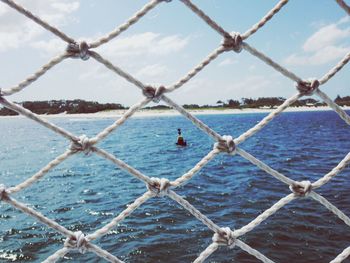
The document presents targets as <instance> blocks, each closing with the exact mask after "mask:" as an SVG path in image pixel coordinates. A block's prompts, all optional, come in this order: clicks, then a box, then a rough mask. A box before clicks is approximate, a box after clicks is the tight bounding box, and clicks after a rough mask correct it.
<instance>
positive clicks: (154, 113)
mask: <svg viewBox="0 0 350 263" xmlns="http://www.w3.org/2000/svg"><path fill="white" fill-rule="evenodd" d="M342 109H344V110H350V107H349V106H346V107H342ZM273 110H274V109H195V110H188V111H189V112H190V113H192V114H194V115H215V114H247V113H269V112H271V111H273ZM330 110H332V109H331V108H330V107H327V106H322V107H289V108H287V109H285V110H284V112H305V111H330ZM126 111H127V110H110V111H100V112H96V113H78V114H66V113H61V114H52V115H41V116H45V117H46V118H114V117H116V116H121V115H123V114H124V113H125V112H126ZM177 115H180V113H179V112H177V111H176V110H173V109H156V110H150V109H141V110H139V111H137V112H136V113H135V114H134V117H160V116H177ZM21 117H22V116H18V115H17V116H0V118H21Z"/></svg>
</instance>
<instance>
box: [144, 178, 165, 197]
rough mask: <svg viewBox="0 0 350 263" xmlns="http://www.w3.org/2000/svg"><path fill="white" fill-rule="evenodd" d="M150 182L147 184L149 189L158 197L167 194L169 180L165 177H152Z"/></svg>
mask: <svg viewBox="0 0 350 263" xmlns="http://www.w3.org/2000/svg"><path fill="white" fill-rule="evenodd" d="M151 181H152V182H151V183H149V184H148V185H147V188H148V190H149V191H151V192H152V193H153V194H155V195H156V196H159V197H163V196H165V195H167V194H168V192H169V187H170V181H169V180H168V179H166V178H157V177H152V178H151Z"/></svg>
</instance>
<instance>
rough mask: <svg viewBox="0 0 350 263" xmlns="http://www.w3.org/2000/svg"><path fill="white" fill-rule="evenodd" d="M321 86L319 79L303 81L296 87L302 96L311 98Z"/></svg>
mask: <svg viewBox="0 0 350 263" xmlns="http://www.w3.org/2000/svg"><path fill="white" fill-rule="evenodd" d="M319 86H320V82H319V81H318V80H317V79H311V80H303V81H300V82H298V83H297V85H296V87H297V89H298V90H299V92H300V93H301V94H302V95H306V96H311V95H313V94H314V93H315V91H316V90H317V89H318V87H319Z"/></svg>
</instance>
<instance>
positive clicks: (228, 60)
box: [218, 58, 238, 67]
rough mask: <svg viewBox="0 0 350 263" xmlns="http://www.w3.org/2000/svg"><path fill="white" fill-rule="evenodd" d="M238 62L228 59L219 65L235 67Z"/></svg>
mask: <svg viewBox="0 0 350 263" xmlns="http://www.w3.org/2000/svg"><path fill="white" fill-rule="evenodd" d="M237 63H238V61H237V60H235V59H232V58H226V59H224V60H223V61H221V62H220V63H218V66H219V67H224V66H229V65H233V64H237Z"/></svg>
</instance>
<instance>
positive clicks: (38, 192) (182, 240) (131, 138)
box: [0, 111, 350, 263]
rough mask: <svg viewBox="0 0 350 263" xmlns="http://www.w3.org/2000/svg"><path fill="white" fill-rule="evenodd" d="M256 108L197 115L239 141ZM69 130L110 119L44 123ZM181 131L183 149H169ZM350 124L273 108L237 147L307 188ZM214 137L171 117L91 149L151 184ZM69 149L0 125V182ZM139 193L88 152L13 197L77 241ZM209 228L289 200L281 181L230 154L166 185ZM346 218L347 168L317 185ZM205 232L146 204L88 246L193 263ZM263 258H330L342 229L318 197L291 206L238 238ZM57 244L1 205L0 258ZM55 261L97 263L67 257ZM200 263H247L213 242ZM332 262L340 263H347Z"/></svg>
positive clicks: (151, 120) (161, 204)
mask: <svg viewBox="0 0 350 263" xmlns="http://www.w3.org/2000/svg"><path fill="white" fill-rule="evenodd" d="M264 116H266V114H265V113H254V114H250V113H246V114H233V115H219V114H218V115H201V116H198V118H199V119H201V120H202V121H204V122H205V123H206V124H208V125H209V126H210V127H211V128H213V129H214V130H216V131H217V132H218V133H220V134H222V135H232V136H233V137H237V136H239V135H240V134H241V133H243V132H244V131H246V130H248V129H249V128H251V127H252V126H254V125H256V124H257V123H258V122H259V121H260V120H261V119H262V118H263V117H264ZM50 121H52V122H53V123H55V124H56V125H58V126H61V127H63V128H65V129H67V130H69V131H70V132H72V133H74V134H76V135H78V136H79V135H82V134H86V135H87V136H89V137H92V136H94V135H95V134H97V133H98V132H99V131H101V130H102V129H104V128H105V127H107V126H108V125H110V124H111V123H113V122H114V121H115V120H114V119H113V118H106V119H92V118H77V117H74V118H70V117H65V118H50ZM178 128H181V129H182V131H183V136H184V138H185V139H186V140H187V142H188V146H187V147H184V148H181V147H177V146H176V145H175V142H176V139H177V129H178ZM349 132H350V127H349V126H348V125H347V124H346V123H345V122H344V121H343V120H341V119H340V118H339V116H338V115H337V114H336V113H334V112H332V111H322V112H321V111H320V112H287V113H282V114H281V115H280V116H278V117H277V118H276V119H275V120H273V121H272V122H271V123H270V124H268V125H267V126H266V127H265V128H264V129H262V130H261V131H260V132H258V133H257V134H256V135H255V136H253V137H251V138H249V139H248V140H247V141H245V142H244V143H242V144H241V145H240V146H239V147H241V148H242V149H244V150H246V151H247V152H249V153H250V154H252V155H254V156H255V157H256V158H258V159H260V160H261V161H263V162H265V163H266V164H268V165H269V166H271V167H272V168H274V169H276V170H277V171H279V172H281V173H283V174H284V175H286V176H288V177H290V178H292V179H294V180H310V181H315V180H317V179H319V178H320V177H322V176H323V175H325V174H326V173H328V172H329V171H330V170H331V169H332V168H334V167H335V166H336V165H337V164H338V163H339V162H340V161H341V160H342V159H343V158H344V157H345V155H346V154H347V153H348V152H349V151H350V140H349V138H350V137H349ZM213 143H214V141H213V139H212V138H210V137H209V136H208V135H206V134H205V133H204V132H202V131H201V130H199V129H198V128H197V127H195V126H194V125H193V124H192V123H191V122H190V121H188V120H187V119H185V118H184V117H181V116H169V117H166V116H162V117H134V118H132V119H130V120H128V121H127V122H126V123H125V125H123V126H121V127H120V128H118V129H117V130H115V131H114V132H113V133H112V134H111V135H110V136H108V137H107V138H106V139H105V140H103V141H102V142H100V143H99V144H98V146H99V147H101V148H102V149H104V150H106V151H108V152H109V153H112V154H113V155H115V156H116V157H117V158H119V159H121V160H123V161H124V162H126V163H128V164H129V165H131V166H133V167H134V168H136V169H138V170H139V171H141V172H142V173H144V174H145V175H147V176H150V177H165V178H168V179H169V180H174V179H176V178H177V177H179V176H181V175H182V174H184V173H186V172H187V171H188V170H190V169H191V168H192V167H193V166H194V165H195V164H196V163H197V162H199V161H200V160H201V159H202V158H203V157H204V156H205V155H206V154H207V153H208V152H209V151H210V150H211V149H212V148H213ZM69 145H70V143H69V141H67V139H65V138H63V137H61V136H59V135H57V134H55V133H54V132H52V131H50V130H48V129H47V128H44V127H42V126H40V125H38V124H36V123H34V122H33V121H31V120H28V119H25V118H0V184H1V183H2V184H5V185H6V186H14V185H16V184H18V183H20V182H22V181H23V180H25V179H27V178H29V177H30V176H32V175H33V174H35V173H36V172H37V171H39V170H40V169H41V168H42V167H44V166H45V165H46V164H47V163H48V162H50V161H51V160H52V159H54V158H55V157H56V156H58V155H60V154H61V153H63V152H64V151H65V150H66V149H67V148H68V147H69ZM146 190H147V188H146V186H145V184H144V183H143V182H141V181H139V180H138V179H136V178H135V177H133V176H132V175H130V174H128V173H127V172H125V171H123V170H122V169H120V168H119V167H117V166H116V165H114V164H113V163H111V162H110V161H108V160H105V159H102V158H101V157H99V156H96V155H95V154H89V155H85V154H83V153H81V154H77V155H75V156H72V157H71V158H69V159H68V160H67V161H65V162H63V163H62V164H60V165H59V166H57V167H56V168H54V169H53V170H52V171H50V172H49V173H48V174H47V175H45V177H44V178H42V179H41V180H40V181H39V182H37V183H35V184H34V185H32V186H30V187H29V188H27V189H25V190H23V191H21V192H19V193H16V194H14V195H13V196H12V197H13V198H15V199H16V200H18V201H20V202H22V203H25V204H26V205H28V206H30V207H32V208H34V209H35V210H37V211H39V212H41V213H42V214H44V215H45V216H47V217H49V218H51V219H53V220H55V221H57V222H58V223H59V224H61V225H63V226H65V227H66V228H68V229H70V230H72V231H82V232H84V233H85V234H89V233H92V232H94V231H95V230H97V229H99V228H101V227H102V226H104V225H105V224H107V223H108V222H110V221H111V220H112V219H113V218H114V217H116V216H117V215H118V214H119V213H120V212H121V211H123V210H124V209H125V208H127V206H128V204H130V203H132V202H133V201H134V200H135V199H136V198H138V197H139V196H141V195H142V194H143V193H144V192H145V191H146ZM174 191H175V192H176V193H177V194H179V195H181V196H183V197H184V198H185V199H186V200H187V201H188V202H190V203H191V204H192V205H194V206H195V207H196V208H197V209H198V210H199V211H201V212H202V213H203V214H204V215H206V216H207V217H208V218H210V219H211V220H212V221H214V222H215V223H216V224H217V225H219V226H220V227H230V228H231V229H238V228H240V227H242V226H244V225H246V224H248V223H249V222H251V221H252V220H253V219H254V218H256V217H257V216H258V215H259V214H261V213H262V212H263V211H265V210H266V209H268V208H270V207H271V206H272V205H273V204H274V203H276V202H277V201H278V200H280V199H281V198H283V197H284V196H286V195H288V194H289V193H290V190H289V188H288V186H286V185H285V184H283V183H281V182H279V181H278V180H276V179H275V178H273V177H272V176H271V175H269V174H267V173H266V172H264V171H262V170H260V169H259V168H257V167H255V166H254V165H253V164H251V163H250V162H248V161H246V160H245V159H243V158H242V157H240V156H238V155H234V156H230V155H227V154H220V155H219V156H217V157H216V158H215V159H214V160H212V161H211V162H210V163H209V164H208V165H206V166H205V167H204V168H203V169H202V170H201V171H200V172H199V173H198V174H196V175H195V176H194V177H193V178H192V179H191V180H190V181H189V182H188V183H187V184H185V185H184V186H182V187H179V188H176V189H174ZM316 191H317V193H319V194H321V195H322V196H324V197H325V198H327V199H328V200H329V201H330V202H331V203H332V204H334V205H335V206H337V207H338V208H339V209H340V210H342V211H343V212H344V213H345V214H347V215H348V216H350V168H349V167H347V168H346V169H345V170H344V171H343V172H341V173H340V174H339V175H337V176H336V177H335V178H333V179H332V180H331V181H330V182H329V183H328V184H326V185H324V186H323V187H322V188H320V189H317V190H316ZM212 236H213V232H212V231H211V230H209V229H208V228H207V227H206V226H205V225H203V224H202V223H201V222H200V221H198V220H197V219H196V218H195V217H193V216H192V215H191V214H190V213H189V212H187V211H186V210H184V209H183V208H182V207H180V206H179V205H178V204H177V203H176V202H175V201H173V200H171V199H170V198H167V197H163V198H160V197H155V198H152V199H150V200H148V201H147V202H146V203H145V204H143V205H142V206H141V207H140V208H138V209H137V210H136V211H135V212H134V213H132V214H131V215H130V216H129V217H127V218H126V219H125V220H124V221H122V222H121V223H120V224H118V226H116V227H115V228H114V229H113V230H112V231H110V232H109V233H108V234H107V235H105V236H104V237H102V238H100V239H98V240H96V241H94V243H95V244H97V245H99V246H101V247H102V248H103V249H105V250H107V251H109V252H110V253H112V254H113V255H115V256H116V257H118V258H119V259H121V260H123V261H125V262H150V263H151V262H152V263H154V262H166V263H172V262H192V261H194V259H195V258H196V257H197V256H198V255H199V254H200V252H202V251H203V250H204V249H205V248H206V247H207V246H208V245H209V244H210V243H211V242H212ZM240 239H241V240H242V241H244V242H246V243H247V244H248V245H249V246H251V247H253V248H254V249H256V250H258V251H260V252H261V253H263V254H264V255H265V256H266V257H268V258H270V259H271V260H273V261H274V262H276V263H277V262H280V263H282V262H287V263H294V262H298V263H313V262H315V263H316V262H317V263H322V262H330V261H331V260H332V259H334V258H335V257H336V256H337V255H338V254H340V253H341V252H342V251H343V250H344V249H345V248H347V247H348V246H350V227H349V226H347V225H346V224H345V223H344V222H343V221H341V220H340V219H339V218H338V217H337V216H335V215H334V214H333V213H332V212H330V211H329V210H327V209H326V208H325V207H324V206H322V205H321V204H319V203H318V202H316V201H314V200H312V199H308V198H301V199H297V200H294V201H293V202H291V203H290V204H288V205H286V206H285V207H284V208H282V209H280V210H279V211H278V212H277V213H276V214H274V215H273V216H271V217H269V218H268V219H266V220H265V221H264V222H263V223H262V224H261V225H259V226H258V227H256V228H255V229H254V230H252V231H251V232H249V233H247V234H245V235H244V236H242V237H240ZM64 240H65V237H64V236H62V235H61V234H59V233H57V232H56V231H55V230H52V229H50V228H49V227H47V226H45V225H43V224H41V223H39V222H37V221H36V220H35V219H33V218H31V217H30V216H28V215H25V214H23V213H22V212H20V211H18V210H16V209H14V208H12V207H11V206H9V205H8V204H7V203H4V202H1V203H0V262H41V261H43V260H45V259H46V258H47V257H48V256H50V255H51V254H53V253H54V252H55V251H57V250H58V249H60V248H62V246H63V242H64ZM61 262H104V260H103V259H101V258H98V257H97V256H96V255H95V254H93V253H91V252H89V253H85V254H80V253H79V252H71V253H69V254H67V256H66V257H65V258H64V259H63V260H62V261H61ZM206 262H212V263H214V262H217V263H218V262H238V263H241V262H242V263H254V262H260V261H259V260H258V259H256V258H254V257H253V256H251V255H249V254H247V253H246V252H244V251H242V250H241V249H240V248H238V247H233V248H228V247H220V248H219V249H218V250H217V251H216V252H215V253H214V254H213V255H212V256H210V257H209V258H208V260H207V261H206ZM343 262H350V258H348V259H346V260H345V261H343Z"/></svg>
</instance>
